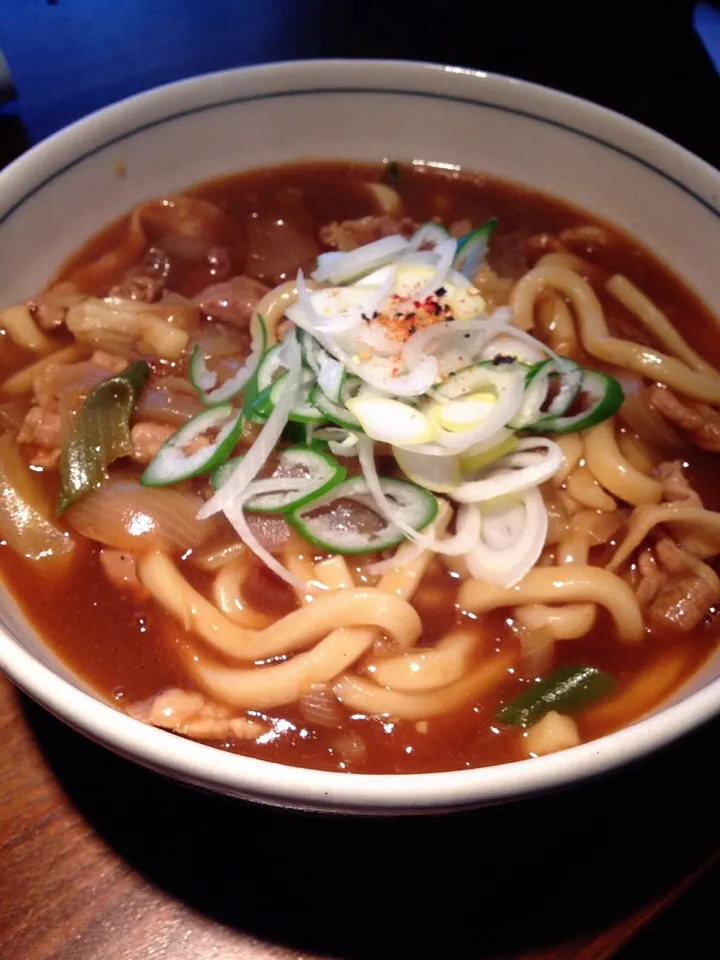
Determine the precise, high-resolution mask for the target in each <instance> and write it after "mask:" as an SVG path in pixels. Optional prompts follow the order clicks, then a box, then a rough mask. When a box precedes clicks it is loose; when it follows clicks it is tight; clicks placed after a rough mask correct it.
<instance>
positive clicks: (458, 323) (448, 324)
mask: <svg viewBox="0 0 720 960" xmlns="http://www.w3.org/2000/svg"><path fill="white" fill-rule="evenodd" d="M500 323H502V324H503V325H504V321H495V320H494V319H492V318H489V317H486V318H483V319H480V318H477V319H475V320H443V322H442V323H435V324H433V325H432V326H430V327H424V328H423V329H422V330H418V332H417V333H416V334H414V335H413V336H412V337H410V339H409V340H408V341H407V343H406V344H405V346H404V348H403V352H402V357H403V361H404V362H405V364H406V365H407V367H408V369H412V368H413V367H415V366H416V365H417V364H418V363H419V362H420V360H421V359H422V358H423V357H424V356H426V355H427V354H429V353H433V354H435V355H436V356H439V357H440V356H442V355H443V354H444V353H446V352H447V351H448V350H449V349H450V348H449V345H448V344H449V343H450V342H452V344H453V345H454V346H455V348H456V349H457V348H458V346H459V347H460V348H461V350H462V353H463V359H462V361H461V362H460V366H459V367H457V368H456V369H460V367H467V366H469V365H470V364H471V363H472V362H473V361H474V360H475V358H476V357H477V356H478V354H479V353H480V352H481V350H482V348H483V345H484V344H485V343H486V342H487V340H488V338H490V337H494V336H495V335H496V333H497V331H498V326H499V324H500ZM466 334H478V335H479V336H478V337H477V338H476V337H471V338H467V339H468V345H467V346H465V345H463V344H462V339H465V335H466ZM458 340H459V341H460V343H459V344H458V343H457V342H456V341H458ZM447 372H448V373H449V372H453V371H450V370H448V371H447Z"/></svg>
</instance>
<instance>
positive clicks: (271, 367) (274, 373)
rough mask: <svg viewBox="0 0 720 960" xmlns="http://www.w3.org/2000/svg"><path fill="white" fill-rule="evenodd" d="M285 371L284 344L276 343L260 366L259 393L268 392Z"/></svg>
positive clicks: (258, 376)
mask: <svg viewBox="0 0 720 960" xmlns="http://www.w3.org/2000/svg"><path fill="white" fill-rule="evenodd" d="M285 369H286V367H285V364H284V362H283V345H282V343H276V344H275V345H274V346H273V347H270V349H269V350H266V351H265V355H264V356H263V358H262V360H261V361H260V365H259V366H258V371H257V392H258V393H261V392H262V391H263V390H266V389H267V388H268V387H269V386H270V385H271V384H272V383H273V381H274V380H275V379H276V378H277V377H278V376H280V375H281V374H282V371H283V370H285Z"/></svg>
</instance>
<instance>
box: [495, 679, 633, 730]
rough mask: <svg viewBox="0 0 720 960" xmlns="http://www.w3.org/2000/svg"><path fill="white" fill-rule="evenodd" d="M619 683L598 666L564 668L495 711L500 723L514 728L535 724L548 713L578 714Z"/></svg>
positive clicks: (496, 718)
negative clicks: (554, 711) (552, 711)
mask: <svg viewBox="0 0 720 960" xmlns="http://www.w3.org/2000/svg"><path fill="white" fill-rule="evenodd" d="M614 685H615V680H614V679H613V677H611V676H610V674H608V673H605V672H604V671H602V670H598V669H597V667H575V666H570V667H560V668H559V669H557V670H555V671H554V672H553V673H551V674H550V676H549V677H546V678H545V679H544V680H541V681H540V682H539V683H535V684H533V686H532V687H530V689H529V690H528V691H527V693H522V694H520V696H519V697H517V698H516V699H515V700H511V701H510V703H507V704H505V706H504V707H502V708H501V709H500V710H498V711H497V713H496V714H495V720H496V721H497V722H498V723H502V724H505V725H507V726H513V727H531V726H533V724H535V723H537V722H538V720H542V718H543V717H544V716H545V714H546V713H549V712H550V711H551V710H557V711H559V712H560V713H576V712H577V711H578V710H582V709H583V707H586V706H588V704H590V703H592V702H593V701H594V700H597V699H598V698H599V697H602V696H605V694H607V693H609V692H610V691H611V690H612V688H613V687H614Z"/></svg>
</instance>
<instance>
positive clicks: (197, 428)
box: [140, 403, 242, 487]
mask: <svg viewBox="0 0 720 960" xmlns="http://www.w3.org/2000/svg"><path fill="white" fill-rule="evenodd" d="M218 427H220V431H219V433H218V434H217V436H216V438H215V440H214V441H213V442H212V443H208V444H206V445H205V446H202V447H200V449H198V450H196V451H195V452H194V453H188V452H187V449H186V448H187V447H188V446H190V445H191V444H192V443H193V441H195V440H197V439H198V438H199V437H202V436H203V435H204V434H206V433H208V431H210V430H215V429H216V428H218ZM241 434H242V414H241V413H240V412H239V411H237V410H235V408H234V407H233V406H232V405H231V404H229V403H220V404H218V405H217V406H215V407H208V409H207V410H203V412H202V413H198V414H197V415H196V416H194V417H191V418H190V419H189V420H188V422H187V423H184V424H183V425H182V426H181V427H180V429H179V430H176V431H175V433H174V434H173V435H172V436H171V437H170V438H169V439H168V440H166V441H165V443H164V444H163V445H162V446H161V447H160V449H159V450H158V452H157V453H156V454H155V456H154V457H153V458H152V460H151V461H150V463H149V464H148V466H147V467H146V469H145V471H144V472H143V474H142V476H141V477H140V483H141V484H143V486H145V487H164V486H167V485H168V484H171V483H178V482H179V481H180V480H187V479H188V478H190V477H195V476H197V475H198V474H200V473H208V472H209V471H211V470H214V469H215V468H216V467H218V466H219V465H220V464H221V463H223V462H224V461H225V460H227V458H228V457H229V456H230V454H231V453H232V451H233V448H234V447H235V444H236V443H237V442H238V440H239V439H240V436H241Z"/></svg>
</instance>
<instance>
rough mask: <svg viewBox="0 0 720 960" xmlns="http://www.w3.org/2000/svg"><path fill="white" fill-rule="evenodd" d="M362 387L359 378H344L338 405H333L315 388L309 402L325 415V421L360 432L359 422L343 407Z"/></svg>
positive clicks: (311, 392)
mask: <svg viewBox="0 0 720 960" xmlns="http://www.w3.org/2000/svg"><path fill="white" fill-rule="evenodd" d="M361 385H362V380H361V379H360V378H359V377H346V378H345V380H344V381H343V385H342V388H341V393H340V399H341V402H340V403H334V402H333V401H332V400H330V398H329V397H327V396H326V395H325V394H324V393H323V392H322V390H321V389H320V387H315V389H314V390H311V391H310V402H311V403H312V404H313V405H314V406H315V407H316V408H317V409H318V410H320V411H322V413H323V414H324V415H325V418H326V419H327V420H332V422H333V423H336V424H337V425H338V426H339V427H345V429H346V430H360V429H362V428H361V426H360V421H359V420H358V418H357V417H356V416H355V414H354V413H352V412H351V411H350V410H348V408H347V407H346V406H345V404H346V403H347V401H348V400H350V399H351V398H352V397H354V396H355V394H356V393H357V391H358V389H359V388H360V387H361Z"/></svg>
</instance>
